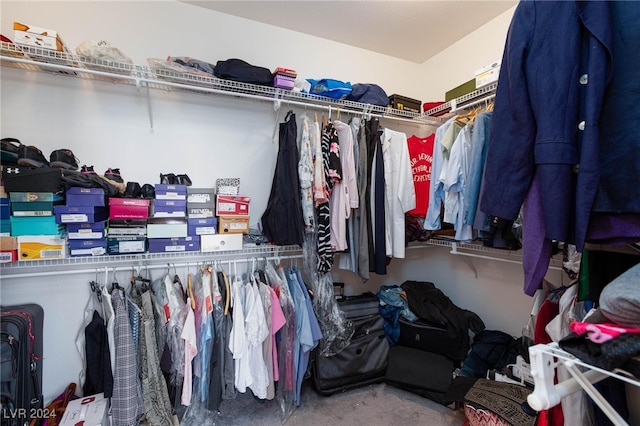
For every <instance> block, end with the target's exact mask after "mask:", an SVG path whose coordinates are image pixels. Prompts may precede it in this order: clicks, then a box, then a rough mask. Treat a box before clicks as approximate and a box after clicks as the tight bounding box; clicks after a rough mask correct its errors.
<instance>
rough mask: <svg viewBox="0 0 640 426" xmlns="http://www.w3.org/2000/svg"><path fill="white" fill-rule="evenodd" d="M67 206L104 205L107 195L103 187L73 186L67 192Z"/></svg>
mask: <svg viewBox="0 0 640 426" xmlns="http://www.w3.org/2000/svg"><path fill="white" fill-rule="evenodd" d="M65 197H66V204H67V206H104V205H105V203H104V201H105V196H104V189H102V188H79V187H73V188H69V189H67V191H66V192H65Z"/></svg>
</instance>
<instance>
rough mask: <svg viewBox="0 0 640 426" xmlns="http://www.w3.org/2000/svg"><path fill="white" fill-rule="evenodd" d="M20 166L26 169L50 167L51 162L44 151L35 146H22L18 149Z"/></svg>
mask: <svg viewBox="0 0 640 426" xmlns="http://www.w3.org/2000/svg"><path fill="white" fill-rule="evenodd" d="M18 165H19V166H25V167H49V162H48V161H47V159H46V158H45V156H44V155H42V151H40V150H39V149H38V148H36V147H35V146H33V145H20V148H19V149H18Z"/></svg>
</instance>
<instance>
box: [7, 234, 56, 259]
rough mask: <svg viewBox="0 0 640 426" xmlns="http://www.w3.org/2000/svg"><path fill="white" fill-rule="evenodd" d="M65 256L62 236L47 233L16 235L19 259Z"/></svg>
mask: <svg viewBox="0 0 640 426" xmlns="http://www.w3.org/2000/svg"><path fill="white" fill-rule="evenodd" d="M65 257H67V242H66V240H65V239H64V238H59V237H57V236H48V235H23V236H19V237H18V259H19V260H36V259H37V260H41V259H63V258H65Z"/></svg>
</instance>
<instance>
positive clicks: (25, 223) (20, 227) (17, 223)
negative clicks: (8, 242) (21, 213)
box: [9, 216, 66, 237]
mask: <svg viewBox="0 0 640 426" xmlns="http://www.w3.org/2000/svg"><path fill="white" fill-rule="evenodd" d="M9 220H10V222H11V235H12V236H14V237H19V236H22V235H51V236H60V235H64V234H65V233H66V229H65V227H64V225H60V224H58V223H57V222H56V218H55V217H54V216H43V217H16V216H11V217H10V218H9Z"/></svg>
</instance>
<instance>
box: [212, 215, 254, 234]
mask: <svg viewBox="0 0 640 426" xmlns="http://www.w3.org/2000/svg"><path fill="white" fill-rule="evenodd" d="M218 233H219V234H248V233H249V216H218Z"/></svg>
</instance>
